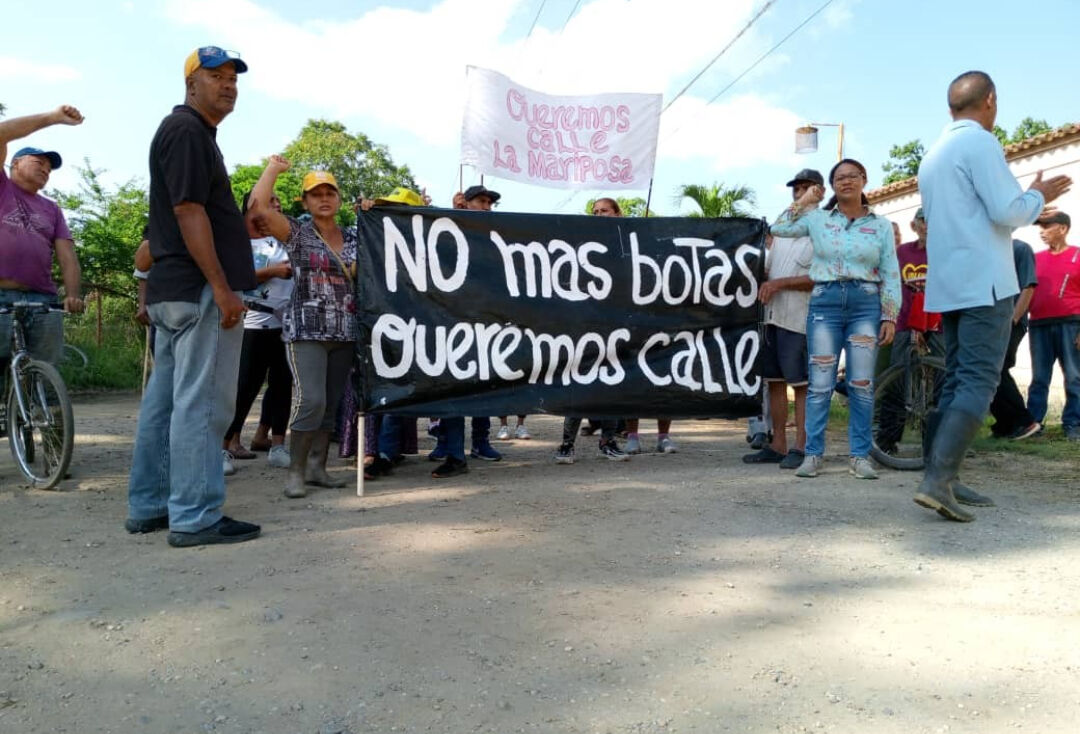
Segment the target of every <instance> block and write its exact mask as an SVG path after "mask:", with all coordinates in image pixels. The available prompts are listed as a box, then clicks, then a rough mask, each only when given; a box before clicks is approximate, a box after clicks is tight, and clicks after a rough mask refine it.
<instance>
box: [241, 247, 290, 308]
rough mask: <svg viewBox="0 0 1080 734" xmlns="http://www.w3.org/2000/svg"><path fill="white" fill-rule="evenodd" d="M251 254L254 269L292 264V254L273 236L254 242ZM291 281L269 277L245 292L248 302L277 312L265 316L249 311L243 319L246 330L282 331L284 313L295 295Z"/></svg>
mask: <svg viewBox="0 0 1080 734" xmlns="http://www.w3.org/2000/svg"><path fill="white" fill-rule="evenodd" d="M251 254H252V257H254V259H255V270H256V271H258V270H261V269H262V268H266V267H270V266H271V265H280V264H281V263H287V262H289V252H288V250H286V249H285V246H284V245H282V244H281V243H280V242H278V241H277V240H276V239H274V238H273V237H260V238H258V239H253V240H252V241H251ZM292 289H293V282H292V279H291V278H288V279H286V278H270V279H269V280H266V281H263V282H262V283H259V285H258V286H256V288H255V289H254V290H250V291H246V292H245V293H244V296H245V298H246V299H248V300H252V301H254V302H255V303H257V304H259V305H261V306H265V307H266V308H270V309H273V311H274V313H265V312H263V311H256V310H255V309H253V308H249V309H248V312H247V315H245V316H244V328H245V329H280V328H281V313H282V312H283V311H284V310H285V307H286V306H287V305H289V297H290V296H292Z"/></svg>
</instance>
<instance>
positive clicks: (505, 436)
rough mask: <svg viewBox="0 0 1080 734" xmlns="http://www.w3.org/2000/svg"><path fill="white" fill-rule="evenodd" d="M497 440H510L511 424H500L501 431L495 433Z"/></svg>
mask: <svg viewBox="0 0 1080 734" xmlns="http://www.w3.org/2000/svg"><path fill="white" fill-rule="evenodd" d="M495 440H496V441H509V440H510V426H499V432H498V433H496V434H495Z"/></svg>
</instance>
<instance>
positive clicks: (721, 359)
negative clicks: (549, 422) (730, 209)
mask: <svg viewBox="0 0 1080 734" xmlns="http://www.w3.org/2000/svg"><path fill="white" fill-rule="evenodd" d="M357 226H358V227H359V235H360V255H359V268H358V271H359V272H358V278H357V297H356V303H357V308H358V313H357V317H358V323H359V338H358V341H357V350H358V353H359V364H360V369H361V373H360V375H359V380H358V382H359V391H360V394H361V395H360V398H361V405H362V406H363V410H364V412H379V413H394V414H401V415H415V416H432V417H440V416H457V415H465V416H470V415H513V414H526V413H532V414H535V413H550V414H555V415H575V416H583V417H599V418H604V417H611V418H619V417H642V418H648V417H668V418H704V417H720V418H739V417H746V416H750V415H756V414H757V413H758V412H760V406H761V401H760V389H761V385H762V381H761V379H760V377H759V375H758V370H757V368H756V362H757V357H758V352H759V350H760V339H761V337H760V332H759V326H760V320H759V313H760V309H759V305H758V302H757V291H758V283H759V282H760V281H761V279H762V277H763V268H764V233H765V224H764V222H763V221H761V220H755V219H684V218H648V219H637V218H635V219H629V218H618V217H589V216H553V215H538V214H509V213H502V212H498V213H496V212H473V211H461V210H450V209H436V208H410V207H376V208H374V209H372V210H371V211H368V212H361V214H360V219H359V221H358V224H357Z"/></svg>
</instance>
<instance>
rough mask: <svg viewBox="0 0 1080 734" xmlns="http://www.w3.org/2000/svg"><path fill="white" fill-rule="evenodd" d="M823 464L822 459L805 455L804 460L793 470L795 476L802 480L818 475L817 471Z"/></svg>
mask: <svg viewBox="0 0 1080 734" xmlns="http://www.w3.org/2000/svg"><path fill="white" fill-rule="evenodd" d="M823 463H825V462H824V460H823V459H822V457H820V456H812V455H810V454H807V455H806V458H805V459H803V462H802V464H801V465H800V466H799V468H798V469H796V470H795V476H797V477H804V478H810V477H816V476H817V475H818V470H819V469H821V465H822V464H823Z"/></svg>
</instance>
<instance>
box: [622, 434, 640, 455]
mask: <svg viewBox="0 0 1080 734" xmlns="http://www.w3.org/2000/svg"><path fill="white" fill-rule="evenodd" d="M623 451H625V452H626V453H628V454H640V453H641V442H640V441H638V437H637V436H630V437H629V438H627V439H626V448H624V449H623Z"/></svg>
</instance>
